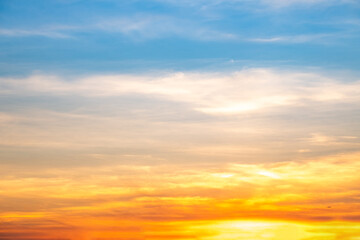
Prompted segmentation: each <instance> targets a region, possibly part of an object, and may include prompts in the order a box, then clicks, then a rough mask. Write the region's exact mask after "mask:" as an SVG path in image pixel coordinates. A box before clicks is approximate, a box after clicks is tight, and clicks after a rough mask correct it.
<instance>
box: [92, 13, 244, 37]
mask: <svg viewBox="0 0 360 240" xmlns="http://www.w3.org/2000/svg"><path fill="white" fill-rule="evenodd" d="M93 28H94V29H97V30H101V31H105V32H119V33H122V34H124V35H127V36H130V37H132V38H133V39H138V40H143V39H152V38H164V37H171V36H176V37H182V38H189V39H195V40H231V39H236V38H237V37H236V36H235V35H234V34H231V33H226V32H222V31H218V30H214V29H212V28H209V27H207V26H204V25H202V24H200V23H199V22H196V21H194V20H184V19H180V18H176V17H171V16H166V15H137V16H132V17H123V18H114V19H106V20H104V21H100V22H98V23H96V24H95V25H94V26H93Z"/></svg>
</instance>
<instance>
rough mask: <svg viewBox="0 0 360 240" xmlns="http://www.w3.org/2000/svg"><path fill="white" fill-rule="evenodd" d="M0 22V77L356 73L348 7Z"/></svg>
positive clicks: (10, 17) (28, 6)
mask: <svg viewBox="0 0 360 240" xmlns="http://www.w3.org/2000/svg"><path fill="white" fill-rule="evenodd" d="M0 13H1V18H0V21H1V25H0V52H1V55H0V62H1V64H0V73H1V74H2V75H19V74H25V75H26V74H30V73H32V72H34V71H40V72H52V73H54V72H63V73H65V72H70V73H80V74H88V73H90V72H138V71H141V72H142V71H153V70H175V71H178V70H181V71H186V70H203V69H206V70H209V69H210V70H216V71H219V70H227V69H238V68H241V67H254V66H255V67H263V66H265V67H279V66H280V67H281V66H287V67H289V66H292V67H321V68H322V69H347V70H358V69H357V68H358V66H359V65H360V47H359V44H360V31H359V30H360V4H359V3H358V2H357V1H351V0H349V1H346V0H329V1H322V0H292V1H283V0H276V1H267V0H257V1H247V0H223V1H221V0H210V1H201V0H199V1H186V0H185V1H172V0H143V1H136V0H129V1H111V0H103V1H76V0H74V1H71V0H59V1H44V0H32V1H24V0H12V1H10V0H3V1H1V5H0Z"/></svg>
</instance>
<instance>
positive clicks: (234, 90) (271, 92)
mask: <svg viewBox="0 0 360 240" xmlns="http://www.w3.org/2000/svg"><path fill="white" fill-rule="evenodd" d="M0 82H1V84H0V86H1V88H0V92H2V93H3V94H31V95H32V94H35V95H36V94H45V95H54V94H56V95H74V94H76V95H80V96H86V97H107V96H120V95H129V94H130V95H131V94H135V95H144V96H148V97H154V98H159V99H163V100H168V101H175V102H182V103H186V104H188V105H189V106H190V107H191V108H192V109H194V110H196V111H200V112H203V113H207V114H238V113H243V112H251V111H258V110H262V109H267V108H273V107H282V106H299V105H304V104H308V103H309V102H320V103H325V102H327V103H345V102H359V101H360V94H359V91H360V81H355V82H348V83H346V82H341V81H338V80H336V79H333V78H329V77H326V76H323V75H320V74H315V73H302V72H283V71H276V70H271V69H247V70H242V71H238V72H234V73H226V74H224V73H181V72H179V73H172V74H165V75H147V76H145V75H104V76H91V77H84V78H79V79H75V80H71V81H69V80H65V79H62V78H60V77H56V76H41V75H34V76H31V77H28V78H25V79H12V78H1V79H0Z"/></svg>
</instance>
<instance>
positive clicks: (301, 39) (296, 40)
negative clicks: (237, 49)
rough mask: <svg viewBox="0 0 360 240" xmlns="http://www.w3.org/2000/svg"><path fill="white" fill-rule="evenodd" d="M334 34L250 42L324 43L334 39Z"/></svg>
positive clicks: (261, 39) (252, 40)
mask: <svg viewBox="0 0 360 240" xmlns="http://www.w3.org/2000/svg"><path fill="white" fill-rule="evenodd" d="M334 36H335V35H334V34H308V35H294V36H276V37H269V38H250V39H248V41H250V42H258V43H289V44H293V43H324V42H325V41H327V39H331V38H333V37H334Z"/></svg>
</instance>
